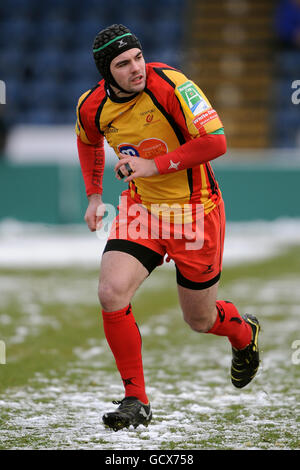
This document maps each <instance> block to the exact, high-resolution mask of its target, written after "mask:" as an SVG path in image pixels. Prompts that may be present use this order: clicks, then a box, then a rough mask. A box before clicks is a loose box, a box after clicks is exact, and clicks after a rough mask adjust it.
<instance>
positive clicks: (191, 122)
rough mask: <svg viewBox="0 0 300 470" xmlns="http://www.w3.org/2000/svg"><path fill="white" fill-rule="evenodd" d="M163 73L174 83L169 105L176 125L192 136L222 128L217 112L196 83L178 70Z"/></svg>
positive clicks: (210, 132) (202, 134)
mask: <svg viewBox="0 0 300 470" xmlns="http://www.w3.org/2000/svg"><path fill="white" fill-rule="evenodd" d="M165 73H166V74H167V75H168V76H169V78H170V79H171V80H172V82H173V84H174V85H173V86H174V93H173V96H172V99H171V103H170V106H171V109H172V115H173V117H174V119H175V120H176V122H177V124H178V125H180V126H181V127H183V128H184V129H185V131H187V132H188V133H189V134H190V136H191V137H192V138H195V137H199V136H204V135H207V134H212V133H214V132H215V131H218V130H220V129H223V124H222V122H221V120H220V118H219V116H218V113H217V112H216V111H215V110H214V109H213V107H212V105H211V103H210V102H209V100H208V99H207V97H206V96H205V94H204V93H203V91H202V90H201V89H200V88H199V87H198V85H196V83H194V82H193V81H192V80H189V79H188V78H187V77H186V76H185V75H183V74H182V73H181V72H178V71H166V72H165Z"/></svg>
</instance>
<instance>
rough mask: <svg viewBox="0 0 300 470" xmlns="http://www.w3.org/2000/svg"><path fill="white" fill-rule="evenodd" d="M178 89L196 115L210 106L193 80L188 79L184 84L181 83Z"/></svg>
mask: <svg viewBox="0 0 300 470" xmlns="http://www.w3.org/2000/svg"><path fill="white" fill-rule="evenodd" d="M178 91H179V93H180V94H181V96H182V98H183V99H184V101H185V102H186V104H187V105H188V107H189V108H190V110H191V111H192V113H193V114H194V116H197V115H198V114H200V113H202V112H203V111H205V110H206V109H208V108H209V107H210V105H209V104H208V103H207V101H206V100H205V98H204V97H203V96H201V94H200V92H199V91H198V90H197V88H196V86H195V85H194V83H192V82H191V81H187V82H185V83H184V84H183V85H180V86H179V87H178Z"/></svg>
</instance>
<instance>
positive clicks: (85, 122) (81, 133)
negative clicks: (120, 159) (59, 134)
mask: <svg viewBox="0 0 300 470" xmlns="http://www.w3.org/2000/svg"><path fill="white" fill-rule="evenodd" d="M90 93H91V90H88V91H86V92H85V93H83V94H82V95H81V96H80V98H79V100H78V103H77V106H76V118H77V119H76V125H75V132H76V134H77V136H78V137H79V139H80V140H81V141H82V142H83V143H84V144H88V145H96V144H98V143H99V142H100V141H101V139H102V138H103V137H102V135H101V134H100V133H99V130H98V129H97V127H96V124H95V120H94V118H93V113H92V112H91V111H90V109H89V107H88V105H87V103H86V100H87V98H88V97H89V95H90Z"/></svg>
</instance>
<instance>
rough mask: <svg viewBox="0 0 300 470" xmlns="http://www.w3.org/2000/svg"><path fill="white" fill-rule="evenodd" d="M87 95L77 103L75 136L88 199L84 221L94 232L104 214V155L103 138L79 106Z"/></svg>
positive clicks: (85, 110) (86, 112) (86, 111)
mask: <svg viewBox="0 0 300 470" xmlns="http://www.w3.org/2000/svg"><path fill="white" fill-rule="evenodd" d="M87 93H88V92H87ZM87 93H85V94H83V95H82V96H81V97H80V98H79V101H78V105H77V110H76V112H77V122H76V134H77V149H78V156H79V161H80V167H81V172H82V176H83V180H84V184H85V190H86V195H87V198H88V207H87V210H86V213H85V216H84V220H85V222H86V224H87V225H88V227H89V229H90V230H91V231H92V232H94V231H95V230H97V229H99V228H100V227H101V221H102V217H103V215H104V212H105V206H104V204H103V202H102V192H103V188H102V179H103V172H104V164H105V154H104V137H103V135H102V134H101V133H99V131H98V130H97V129H94V128H93V126H92V125H90V124H89V121H90V120H89V114H88V108H87V107H86V109H84V110H83V109H82V106H81V105H82V103H83V101H84V98H85V97H86V95H87Z"/></svg>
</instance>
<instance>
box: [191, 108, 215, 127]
mask: <svg viewBox="0 0 300 470" xmlns="http://www.w3.org/2000/svg"><path fill="white" fill-rule="evenodd" d="M217 117H218V114H217V113H216V111H215V110H214V109H208V110H207V111H205V112H204V113H202V114H201V115H200V116H197V117H196V119H194V120H193V123H194V124H195V126H196V127H197V129H199V130H201V129H202V128H203V126H205V124H207V123H208V122H210V121H212V120H213V119H216V118H217Z"/></svg>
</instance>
